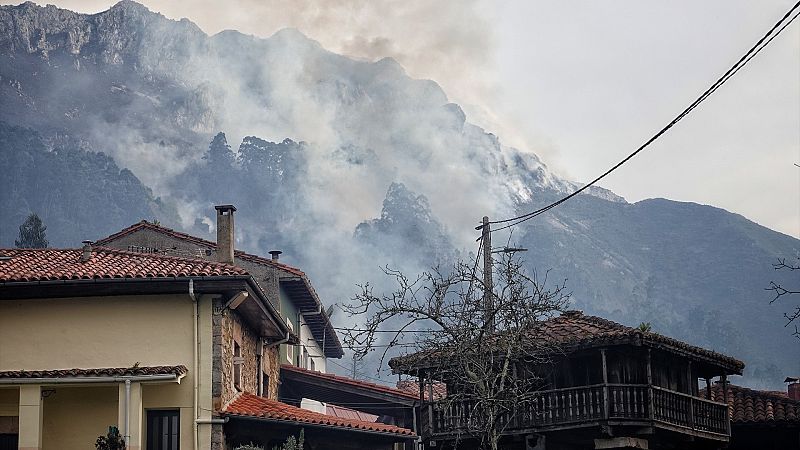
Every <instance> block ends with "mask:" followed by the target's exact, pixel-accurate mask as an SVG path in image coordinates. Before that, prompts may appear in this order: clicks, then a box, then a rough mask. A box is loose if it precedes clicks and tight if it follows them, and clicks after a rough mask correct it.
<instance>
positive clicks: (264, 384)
mask: <svg viewBox="0 0 800 450" xmlns="http://www.w3.org/2000/svg"><path fill="white" fill-rule="evenodd" d="M261 396H262V397H269V375H267V372H264V373H263V374H262V375H261Z"/></svg>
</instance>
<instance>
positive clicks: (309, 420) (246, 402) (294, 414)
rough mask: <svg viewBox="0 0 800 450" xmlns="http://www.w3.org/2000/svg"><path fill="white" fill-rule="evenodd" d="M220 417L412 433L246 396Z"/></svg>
mask: <svg viewBox="0 0 800 450" xmlns="http://www.w3.org/2000/svg"><path fill="white" fill-rule="evenodd" d="M223 414H225V415H229V416H242V417H255V418H262V419H269V420H275V421H286V422H295V423H298V424H304V423H306V424H315V425H325V426H330V427H336V428H343V429H350V430H355V431H366V432H373V433H388V434H395V435H400V436H415V434H414V432H413V431H411V430H409V429H407V428H400V427H397V426H394V425H386V424H383V423H377V422H364V421H361V420H354V419H344V418H340V417H335V416H330V415H327V414H320V413H317V412H313V411H308V410H305V409H301V408H297V407H295V406H291V405H287V404H285V403H281V402H279V401H277V400H270V399H266V398H264V397H259V396H257V395H253V394H248V393H242V394H240V395H239V396H238V397H237V398H236V399H234V401H233V402H231V403H230V404H229V405H228V406H226V407H225V409H224V410H223Z"/></svg>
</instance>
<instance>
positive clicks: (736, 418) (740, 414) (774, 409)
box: [701, 383, 800, 425]
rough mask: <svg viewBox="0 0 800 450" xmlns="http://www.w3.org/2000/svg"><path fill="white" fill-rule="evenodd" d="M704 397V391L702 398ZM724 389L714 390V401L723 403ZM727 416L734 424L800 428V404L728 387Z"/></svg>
mask: <svg viewBox="0 0 800 450" xmlns="http://www.w3.org/2000/svg"><path fill="white" fill-rule="evenodd" d="M704 396H705V389H703V390H702V393H701V397H704ZM724 398H725V397H724V395H723V390H722V385H721V384H720V383H715V384H714V386H713V387H712V388H711V399H712V400H714V401H717V402H722V403H724V402H725V400H724ZM728 412H729V413H730V417H731V422H732V423H741V424H757V423H793V424H796V425H800V401H798V400H792V399H790V398H789V397H788V396H787V395H786V393H784V392H773V391H757V390H754V389H748V388H745V387H741V386H736V385H732V384H729V385H728Z"/></svg>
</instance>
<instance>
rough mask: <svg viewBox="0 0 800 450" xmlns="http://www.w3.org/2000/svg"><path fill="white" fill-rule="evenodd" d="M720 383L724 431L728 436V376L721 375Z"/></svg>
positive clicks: (729, 429) (729, 419)
mask: <svg viewBox="0 0 800 450" xmlns="http://www.w3.org/2000/svg"><path fill="white" fill-rule="evenodd" d="M720 380H721V381H722V400H723V401H724V402H725V429H727V430H728V436H730V435H731V415H730V413H729V412H728V408H730V407H729V406H728V374H726V373H725V372H723V373H722V376H721V377H720Z"/></svg>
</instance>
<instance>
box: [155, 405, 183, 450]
mask: <svg viewBox="0 0 800 450" xmlns="http://www.w3.org/2000/svg"><path fill="white" fill-rule="evenodd" d="M180 423H181V421H180V412H179V411H178V410H156V411H153V410H150V411H147V450H179V449H180Z"/></svg>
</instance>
